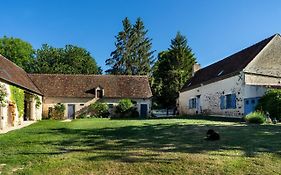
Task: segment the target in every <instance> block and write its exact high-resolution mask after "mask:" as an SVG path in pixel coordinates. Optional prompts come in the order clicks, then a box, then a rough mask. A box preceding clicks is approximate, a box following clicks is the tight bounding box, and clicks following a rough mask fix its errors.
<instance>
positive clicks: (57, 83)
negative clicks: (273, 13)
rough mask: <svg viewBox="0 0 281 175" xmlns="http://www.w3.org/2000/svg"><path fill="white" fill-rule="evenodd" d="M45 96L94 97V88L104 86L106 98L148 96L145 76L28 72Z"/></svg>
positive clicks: (149, 94) (150, 94)
mask: <svg viewBox="0 0 281 175" xmlns="http://www.w3.org/2000/svg"><path fill="white" fill-rule="evenodd" d="M29 77H30V78H31V79H32V81H33V82H34V83H35V85H36V86H37V87H38V88H39V89H40V91H41V92H42V93H43V95H44V96H46V97H94V94H92V93H90V92H93V89H94V88H97V87H102V88H104V97H107V98H150V97H152V93H151V89H150V86H149V81H148V77H147V76H125V75H66V74H29Z"/></svg>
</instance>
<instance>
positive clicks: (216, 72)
mask: <svg viewBox="0 0 281 175" xmlns="http://www.w3.org/2000/svg"><path fill="white" fill-rule="evenodd" d="M276 35H278V34H276ZM276 35H273V36H271V37H269V38H267V39H264V40H262V41H260V42H258V43H256V44H254V45H252V46H250V47H248V48H246V49H243V50H241V51H239V52H237V53H235V54H233V55H231V56H229V57H226V58H224V59H223V60H220V61H218V62H216V63H214V64H211V65H209V66H207V67H205V68H203V69H200V70H199V71H197V72H196V73H195V75H194V76H193V77H192V78H191V79H189V80H188V81H187V82H186V84H185V85H184V86H183V88H182V90H181V91H182V92H183V91H186V90H188V89H193V88H196V87H198V86H200V85H201V84H206V83H210V82H214V81H217V80H221V79H224V78H227V77H229V76H232V75H234V74H236V73H239V72H240V71H242V70H243V69H244V68H245V67H246V66H247V65H248V64H249V63H250V62H251V61H252V60H253V59H254V58H255V57H256V56H257V54H258V53H259V52H260V51H261V50H262V49H263V48H264V47H265V46H266V45H267V44H268V43H269V42H270V41H271V40H272V39H273V38H274V36H276Z"/></svg>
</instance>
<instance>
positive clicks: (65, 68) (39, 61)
mask: <svg viewBox="0 0 281 175" xmlns="http://www.w3.org/2000/svg"><path fill="white" fill-rule="evenodd" d="M31 72H33V73H49V74H55V73H62V74H101V73H102V70H101V68H100V67H98V66H97V63H96V61H95V60H94V58H93V57H92V56H91V55H90V52H88V51H87V50H85V49H84V48H80V47H77V46H73V45H66V46H65V48H54V47H52V46H49V45H47V44H43V45H42V48H41V49H38V50H37V51H36V58H35V64H34V65H33V67H32V70H31Z"/></svg>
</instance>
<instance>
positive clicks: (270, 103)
mask: <svg viewBox="0 0 281 175" xmlns="http://www.w3.org/2000/svg"><path fill="white" fill-rule="evenodd" d="M256 110H259V111H265V112H269V114H270V118H276V119H278V120H280V119H281V89H270V90H268V91H267V92H266V93H265V95H264V96H263V97H261V99H260V100H259V103H258V105H257V107H256Z"/></svg>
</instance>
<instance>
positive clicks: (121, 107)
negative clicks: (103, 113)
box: [112, 99, 139, 118]
mask: <svg viewBox="0 0 281 175" xmlns="http://www.w3.org/2000/svg"><path fill="white" fill-rule="evenodd" d="M135 103H136V102H135ZM135 103H134V102H133V101H131V100H130V99H122V100H120V101H119V103H118V105H117V106H116V110H115V113H114V115H112V118H137V117H139V112H138V110H137V108H136V107H135V105H134V104H135Z"/></svg>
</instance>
